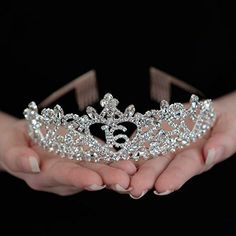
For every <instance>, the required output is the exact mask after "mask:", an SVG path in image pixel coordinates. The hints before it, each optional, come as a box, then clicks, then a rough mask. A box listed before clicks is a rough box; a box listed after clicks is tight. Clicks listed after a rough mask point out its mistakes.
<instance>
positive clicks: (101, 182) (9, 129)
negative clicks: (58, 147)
mask: <svg viewBox="0 0 236 236" xmlns="http://www.w3.org/2000/svg"><path fill="white" fill-rule="evenodd" d="M0 132H1V135H0V168H1V169H2V170H4V171H7V172H8V173H10V174H12V175H14V176H16V177H18V178H20V179H23V180H24V181H25V182H26V183H27V184H28V185H29V186H30V187H31V188H32V189H35V190H39V191H46V192H51V193H56V194H59V195H71V194H75V193H78V192H80V191H82V190H84V189H86V190H89V191H95V190H100V189H103V188H104V187H105V186H108V187H109V188H111V189H113V190H115V191H118V192H120V193H125V192H127V191H128V190H129V189H128V190H127V188H128V186H129V183H130V177H129V175H132V174H133V173H135V172H136V167H135V165H134V164H133V163H132V162H130V161H123V162H120V163H113V164H112V165H110V166H109V165H105V164H95V163H86V162H75V161H71V160H68V159H62V158H59V157H58V156H56V155H55V154H52V153H48V152H46V151H44V150H42V149H41V148H40V147H38V146H37V145H35V144H33V142H31V139H30V138H29V136H28V134H27V128H26V122H25V121H24V120H14V121H12V122H9V123H7V124H6V125H1V127H0Z"/></svg>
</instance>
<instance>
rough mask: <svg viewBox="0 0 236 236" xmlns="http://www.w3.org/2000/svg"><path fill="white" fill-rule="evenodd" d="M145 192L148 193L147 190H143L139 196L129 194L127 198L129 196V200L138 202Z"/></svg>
mask: <svg viewBox="0 0 236 236" xmlns="http://www.w3.org/2000/svg"><path fill="white" fill-rule="evenodd" d="M147 191H148V190H144V191H143V192H142V193H141V195H140V196H138V197H136V196H134V195H132V194H131V193H130V194H129V196H130V197H131V198H133V199H135V200H138V199H140V198H142V197H143V196H144V195H145V194H146V193H147Z"/></svg>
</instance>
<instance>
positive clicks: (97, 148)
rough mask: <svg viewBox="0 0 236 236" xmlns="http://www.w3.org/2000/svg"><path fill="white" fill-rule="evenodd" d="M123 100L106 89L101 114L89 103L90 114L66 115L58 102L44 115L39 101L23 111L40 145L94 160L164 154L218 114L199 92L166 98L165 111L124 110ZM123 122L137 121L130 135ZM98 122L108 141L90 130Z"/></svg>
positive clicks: (190, 139)
mask: <svg viewBox="0 0 236 236" xmlns="http://www.w3.org/2000/svg"><path fill="white" fill-rule="evenodd" d="M118 103H119V101H118V100H117V99H115V98H113V96H112V95H111V94H109V93H107V94H106V95H105V96H104V98H103V99H102V100H101V101H100V104H101V107H102V111H101V112H100V114H99V113H98V112H97V111H96V110H95V109H94V108H93V107H90V106H89V107H87V109H86V113H87V114H86V115H83V116H79V115H76V114H64V112H63V109H62V108H61V107H60V106H59V105H56V106H55V107H54V108H53V109H50V108H45V109H43V110H42V111H41V114H39V113H38V108H37V105H36V104H35V103H34V102H31V103H30V104H29V105H28V108H26V109H25V111H24V116H25V118H26V120H27V121H28V126H29V135H30V136H31V137H32V138H33V139H34V141H35V142H36V143H38V144H39V145H40V146H42V147H43V148H45V149H47V150H49V151H53V152H55V153H56V154H59V155H60V156H61V157H67V158H69V159H75V160H85V161H93V162H98V161H102V162H111V161H118V160H128V159H133V160H139V159H140V158H144V159H148V158H152V157H157V156H160V155H164V154H166V153H168V152H171V151H175V150H176V149H177V148H183V147H184V146H185V145H188V144H190V143H191V142H194V141H196V140H197V139H199V138H201V137H202V136H203V135H204V134H205V133H206V131H207V130H209V129H210V128H211V127H212V126H213V124H214V121H215V119H216V114H215V112H214V109H213V106H212V101H211V100H205V101H199V98H198V97H197V96H196V95H192V96H191V98H190V104H189V105H188V107H185V106H184V105H183V104H181V103H174V104H170V105H169V104H168V102H166V101H162V102H161V104H160V110H150V111H147V112H146V113H145V114H141V113H138V112H135V107H134V106H133V105H130V106H128V107H127V108H126V109H125V111H124V113H122V112H121V111H120V110H119V109H118V108H117V105H118ZM124 122H129V123H132V124H134V125H135V126H136V131H135V133H134V134H133V135H132V136H131V137H128V136H127V135H126V134H125V132H126V131H127V128H126V127H125V126H124V125H123V124H124ZM93 124H101V129H102V130H103V132H104V133H105V140H104V142H101V141H100V140H98V139H97V138H96V137H95V136H93V135H92V134H91V131H90V127H91V125H93Z"/></svg>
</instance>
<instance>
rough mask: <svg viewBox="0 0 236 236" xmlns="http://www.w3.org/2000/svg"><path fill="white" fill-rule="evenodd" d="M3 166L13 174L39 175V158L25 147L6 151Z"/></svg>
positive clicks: (16, 147)
mask: <svg viewBox="0 0 236 236" xmlns="http://www.w3.org/2000/svg"><path fill="white" fill-rule="evenodd" d="M3 163H4V165H5V166H6V167H7V168H8V169H9V170H10V171H13V172H24V173H39V172H40V167H39V163H40V161H39V157H38V155H37V154H36V152H35V151H33V150H32V149H30V148H29V147H27V146H15V147H13V148H10V149H8V150H6V152H5V155H4V158H3Z"/></svg>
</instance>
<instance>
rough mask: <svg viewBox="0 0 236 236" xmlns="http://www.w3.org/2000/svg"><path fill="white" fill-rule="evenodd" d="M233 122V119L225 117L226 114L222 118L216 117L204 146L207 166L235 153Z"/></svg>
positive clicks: (235, 141) (235, 143)
mask: <svg viewBox="0 0 236 236" xmlns="http://www.w3.org/2000/svg"><path fill="white" fill-rule="evenodd" d="M233 124H234V121H233V120H231V119H230V118H227V116H226V114H225V115H224V118H222V116H220V117H219V118H218V120H217V122H216V124H215V127H214V129H213V132H212V135H211V137H210V138H209V140H208V141H207V142H206V144H205V146H204V158H205V161H206V166H207V167H208V168H210V167H211V166H213V165H214V164H216V163H218V162H220V161H223V160H225V159H226V158H228V157H230V156H231V155H233V154H234V153H235V151H236V133H235V131H234V130H235V129H236V127H235V128H234V127H233Z"/></svg>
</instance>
